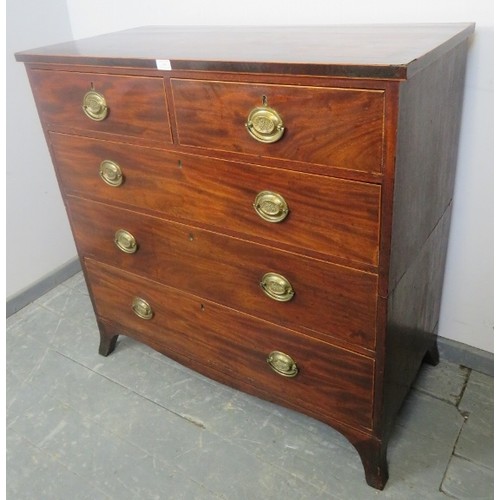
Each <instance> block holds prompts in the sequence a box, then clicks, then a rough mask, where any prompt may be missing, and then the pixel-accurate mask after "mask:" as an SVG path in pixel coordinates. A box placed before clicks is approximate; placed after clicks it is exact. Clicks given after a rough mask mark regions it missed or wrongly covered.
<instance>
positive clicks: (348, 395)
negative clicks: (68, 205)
mask: <svg viewBox="0 0 500 500" xmlns="http://www.w3.org/2000/svg"><path fill="white" fill-rule="evenodd" d="M86 266H87V269H88V272H89V276H90V281H91V283H92V285H91V287H92V292H93V294H94V297H95V298H96V304H97V309H98V313H99V314H100V316H101V317H102V318H105V319H107V320H111V321H113V322H114V323H116V324H119V325H123V327H124V328H126V329H127V331H128V330H132V331H137V332H140V333H141V335H143V336H146V337H147V338H148V343H149V344H151V345H153V346H157V347H158V348H159V349H160V350H162V349H167V350H168V351H174V352H178V353H180V354H182V355H184V356H186V357H188V358H192V359H194V360H198V361H200V362H202V363H203V364H205V365H209V366H211V367H212V368H215V369H216V370H218V371H221V372H225V373H226V374H228V375H230V376H232V377H234V378H235V379H240V380H244V381H246V382H250V383H252V384H255V385H257V386H258V387H259V388H260V389H263V390H265V391H266V392H268V394H269V398H270V399H274V398H275V397H276V396H278V397H280V398H284V399H290V400H292V401H296V402H300V403H299V404H300V405H301V406H303V407H304V408H311V409H314V410H317V411H318V412H323V413H326V414H332V415H333V416H335V418H337V419H341V420H344V421H347V422H350V423H352V422H356V424H359V425H361V426H363V427H366V428H370V427H371V412H370V407H371V404H372V397H373V390H372V388H373V387H372V386H373V370H374V363H373V360H372V359H370V358H368V357H365V356H359V355H356V354H354V353H352V352H350V351H347V350H344V349H338V348H335V347H333V346H331V345H329V344H326V343H324V342H320V341H316V340H313V339H310V338H309V337H305V336H303V335H301V334H299V333H298V332H292V331H288V330H286V329H284V328H282V327H278V326H275V325H271V324H270V323H267V322H263V321H259V320H258V319H256V318H254V317H252V316H247V315H241V314H239V313H237V312H236V311H234V310H232V309H228V308H224V307H221V306H220V305H218V304H217V303H213V302H211V301H206V300H200V298H199V297H195V296H192V295H189V294H186V293H182V292H180V291H178V290H177V289H174V288H170V287H166V286H161V285H159V284H157V283H155V282H152V281H148V280H145V279H143V278H139V277H137V276H135V275H132V274H129V273H125V272H120V271H118V270H116V269H114V268H111V267H108V266H103V265H100V264H98V263H95V262H93V261H86ZM134 296H140V297H143V298H144V299H146V300H147V301H148V302H149V304H150V305H151V307H152V308H153V310H154V316H153V318H152V319H151V320H143V319H141V318H139V317H137V316H136V315H135V314H134V312H133V311H132V308H131V302H132V299H133V298H134ZM228 325H232V326H231V328H228ZM272 351H280V352H284V353H286V354H288V355H289V356H291V357H292V358H293V359H294V361H295V362H296V363H297V366H298V370H299V373H298V375H297V376H296V377H294V378H287V377H283V376H281V375H279V374H277V373H276V372H274V371H273V370H272V369H271V368H270V366H269V365H268V363H267V362H266V359H267V356H268V355H269V353H270V352H272Z"/></svg>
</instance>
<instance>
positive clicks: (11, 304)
mask: <svg viewBox="0 0 500 500" xmlns="http://www.w3.org/2000/svg"><path fill="white" fill-rule="evenodd" d="M79 271H81V265H80V261H79V259H78V258H77V257H75V258H74V259H72V260H70V261H68V262H66V264H63V265H62V266H61V267H59V268H57V269H55V270H54V271H53V272H51V273H49V274H48V275H46V276H44V277H43V278H42V279H40V280H39V281H37V282H36V283H34V284H33V285H31V286H29V287H27V288H26V289H24V290H22V291H21V292H19V293H17V294H16V295H14V296H13V297H10V298H8V299H7V304H6V313H7V317H9V316H11V315H12V314H14V313H16V312H17V311H19V310H20V309H22V308H23V307H25V306H27V305H28V304H31V302H33V301H35V300H36V299H38V298H39V297H41V296H42V295H43V294H45V293H47V292H48V291H49V290H52V288H54V287H56V286H57V285H60V284H61V283H63V282H64V281H66V280H67V279H69V278H71V276H74V275H75V274H76V273H77V272H79ZM437 342H438V349H439V355H440V357H441V358H442V359H445V360H446V361H450V362H451V363H456V364H458V365H462V366H466V367H467V368H471V369H472V370H475V371H478V372H481V373H484V374H486V375H489V376H491V377H493V376H494V355H493V353H491V352H487V351H483V350H481V349H477V348H476V347H472V346H469V345H467V344H462V343H460V342H456V341H455V340H450V339H446V338H444V337H439V336H438V338H437Z"/></svg>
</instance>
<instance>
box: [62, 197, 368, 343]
mask: <svg viewBox="0 0 500 500" xmlns="http://www.w3.org/2000/svg"><path fill="white" fill-rule="evenodd" d="M68 205H69V213H70V218H71V222H72V225H73V231H74V235H75V239H76V242H77V245H78V247H79V248H80V251H81V252H82V253H83V255H85V256H88V257H91V258H93V259H96V260H99V261H101V262H104V263H107V264H110V265H114V266H116V267H119V268H121V269H125V270H128V271H130V272H134V273H136V274H140V275H142V276H147V277H149V278H151V279H154V280H156V281H158V282H161V283H165V284H167V285H170V286H174V287H176V288H179V289H181V290H186V291H189V292H191V293H193V294H195V295H198V296H200V297H204V298H208V299H211V300H214V301H216V302H218V303H220V304H223V305H226V306H229V307H233V308H235V309H238V310H241V311H243V312H245V313H247V314H253V315H255V316H258V317H261V318H263V319H265V320H267V321H272V322H274V323H276V324H280V325H283V326H286V327H288V328H295V329H300V330H302V331H306V332H309V334H310V335H313V336H317V337H318V338H325V339H327V340H331V341H335V340H336V339H339V340H340V341H342V340H344V341H348V342H349V343H350V344H352V345H353V346H359V347H363V348H365V349H372V350H373V349H374V347H375V322H376V301H377V276H376V275H374V274H371V273H364V272H360V271H357V270H355V269H351V268H347V267H343V266H337V265H333V264H329V263H326V262H322V261H318V260H316V259H309V258H307V257H304V256H299V255H295V254H292V253H288V252H283V251H279V250H277V249H275V248H273V247H266V246H263V245H258V244H255V243H251V242H248V241H243V240H240V239H239V238H232V237H228V236H225V235H222V234H219V233H215V232H212V231H206V230H202V229H198V228H195V227H192V226H188V225H184V224H178V223H174V222H170V221H167V220H162V219H158V218H155V217H150V216H146V215H144V214H139V213H136V212H132V211H129V210H123V209H118V208H115V207H112V206H110V205H105V204H101V203H96V202H89V201H86V200H84V199H81V198H73V197H68ZM119 229H125V230H126V231H128V232H130V233H131V234H132V235H133V236H134V237H135V239H136V240H137V243H138V250H137V251H136V252H135V253H134V254H127V253H124V252H122V251H121V250H119V249H118V248H117V247H116V245H115V243H114V235H115V232H116V231H117V230H119ZM269 272H274V273H278V274H280V275H282V276H285V277H286V278H287V279H288V280H289V281H290V282H291V284H292V286H293V289H294V291H295V295H294V297H293V298H292V300H290V301H289V302H283V303H280V302H276V301H275V300H273V299H271V298H270V297H268V296H267V295H265V294H264V293H263V291H262V290H261V289H260V286H259V283H260V281H261V278H262V276H263V275H264V274H266V273H269Z"/></svg>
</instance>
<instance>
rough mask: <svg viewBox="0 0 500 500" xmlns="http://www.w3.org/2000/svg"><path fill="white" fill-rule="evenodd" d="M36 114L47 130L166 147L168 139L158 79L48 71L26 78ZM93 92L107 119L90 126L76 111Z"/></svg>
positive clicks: (162, 97)
mask: <svg viewBox="0 0 500 500" xmlns="http://www.w3.org/2000/svg"><path fill="white" fill-rule="evenodd" d="M28 74H29V77H30V82H31V86H32V89H33V93H34V95H35V99H36V100H37V102H38V108H39V113H40V115H41V119H42V121H43V122H44V123H45V126H46V127H47V129H48V130H71V129H72V130H75V131H79V133H85V131H93V132H98V133H100V134H103V137H106V136H109V135H110V134H113V135H117V136H132V137H136V138H140V139H143V140H145V141H149V142H156V143H159V144H171V143H172V134H171V131H170V123H169V118H168V112H167V103H166V99H165V89H164V85H163V79H162V78H158V77H156V78H151V77H132V76H117V75H107V74H96V73H79V72H70V71H68V72H65V71H50V70H35V69H34V70H31V71H29V72H28ZM91 87H93V88H94V89H95V90H96V91H97V92H99V93H100V94H102V95H104V97H105V99H106V102H107V105H108V107H109V114H108V117H107V118H106V119H104V120H103V121H94V120H92V119H90V118H88V117H87V116H85V114H84V112H83V111H82V101H83V96H84V95H85V94H86V93H87V92H88V91H89V90H90V89H91Z"/></svg>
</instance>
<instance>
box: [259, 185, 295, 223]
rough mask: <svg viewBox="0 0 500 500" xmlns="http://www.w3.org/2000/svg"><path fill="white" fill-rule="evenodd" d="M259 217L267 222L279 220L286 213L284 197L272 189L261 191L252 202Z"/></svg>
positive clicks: (283, 217) (284, 216)
mask: <svg viewBox="0 0 500 500" xmlns="http://www.w3.org/2000/svg"><path fill="white" fill-rule="evenodd" d="M253 207H254V208H255V211H256V212H257V214H259V217H261V218H262V219H264V220H265V221H267V222H281V221H282V220H284V219H286V216H287V215H288V205H287V203H286V201H285V198H283V196H281V195H280V194H278V193H273V192H272V191H261V192H260V193H259V194H258V195H257V196H256V197H255V201H254V204H253Z"/></svg>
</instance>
